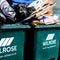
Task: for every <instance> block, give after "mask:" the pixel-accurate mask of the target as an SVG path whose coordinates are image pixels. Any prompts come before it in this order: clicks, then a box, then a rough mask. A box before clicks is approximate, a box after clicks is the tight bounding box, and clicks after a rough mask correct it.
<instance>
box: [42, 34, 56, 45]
mask: <svg viewBox="0 0 60 60" xmlns="http://www.w3.org/2000/svg"><path fill="white" fill-rule="evenodd" d="M54 36H55V34H54V33H53V34H48V35H47V38H46V41H45V42H43V46H47V45H52V44H56V40H53V38H54Z"/></svg>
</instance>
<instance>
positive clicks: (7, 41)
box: [0, 37, 17, 54]
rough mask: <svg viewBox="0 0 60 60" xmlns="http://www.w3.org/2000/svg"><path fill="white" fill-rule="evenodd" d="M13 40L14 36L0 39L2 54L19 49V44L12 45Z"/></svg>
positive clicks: (0, 51)
mask: <svg viewBox="0 0 60 60" xmlns="http://www.w3.org/2000/svg"><path fill="white" fill-rule="evenodd" d="M13 40H14V37H9V38H2V39H1V40H0V54H1V53H7V52H13V51H16V50H17V46H10V45H11V43H12V42H13Z"/></svg>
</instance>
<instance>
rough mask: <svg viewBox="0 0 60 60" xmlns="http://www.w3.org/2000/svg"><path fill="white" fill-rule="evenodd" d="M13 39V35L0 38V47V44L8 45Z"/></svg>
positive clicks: (0, 45)
mask: <svg viewBox="0 0 60 60" xmlns="http://www.w3.org/2000/svg"><path fill="white" fill-rule="evenodd" d="M13 39H14V37H10V38H2V39H1V40H0V47H2V46H9V45H10V44H11V43H12V41H13Z"/></svg>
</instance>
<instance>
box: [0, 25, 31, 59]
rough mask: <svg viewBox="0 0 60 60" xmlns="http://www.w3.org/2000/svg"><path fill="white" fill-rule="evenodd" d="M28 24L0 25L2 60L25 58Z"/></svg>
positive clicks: (0, 53) (0, 57) (0, 54)
mask: <svg viewBox="0 0 60 60" xmlns="http://www.w3.org/2000/svg"><path fill="white" fill-rule="evenodd" d="M28 29H30V26H28V25H14V24H12V25H4V26H1V27H0V60H24V45H25V40H26V32H27V31H28Z"/></svg>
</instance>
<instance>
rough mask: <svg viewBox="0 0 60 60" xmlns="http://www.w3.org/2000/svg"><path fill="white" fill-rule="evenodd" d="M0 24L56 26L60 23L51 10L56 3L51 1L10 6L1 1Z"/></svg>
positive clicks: (41, 0)
mask: <svg viewBox="0 0 60 60" xmlns="http://www.w3.org/2000/svg"><path fill="white" fill-rule="evenodd" d="M2 2H3V3H2ZM0 5H1V6H0V8H1V10H2V13H0V23H4V24H7V23H8V24H15V23H20V24H31V25H34V26H35V25H40V24H56V23H60V20H58V16H57V15H54V14H53V12H52V8H53V7H54V6H55V5H56V2H52V0H36V1H33V2H32V3H26V2H25V3H24V2H22V3H18V4H17V5H12V6H10V5H9V4H8V2H7V1H1V4H0Z"/></svg>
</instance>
